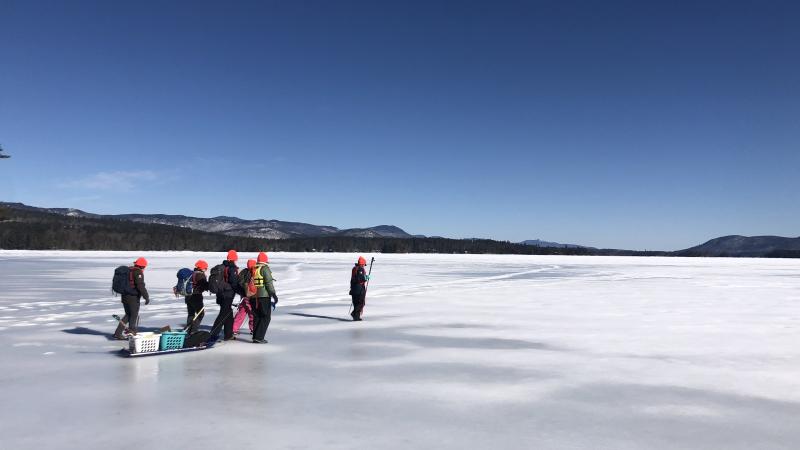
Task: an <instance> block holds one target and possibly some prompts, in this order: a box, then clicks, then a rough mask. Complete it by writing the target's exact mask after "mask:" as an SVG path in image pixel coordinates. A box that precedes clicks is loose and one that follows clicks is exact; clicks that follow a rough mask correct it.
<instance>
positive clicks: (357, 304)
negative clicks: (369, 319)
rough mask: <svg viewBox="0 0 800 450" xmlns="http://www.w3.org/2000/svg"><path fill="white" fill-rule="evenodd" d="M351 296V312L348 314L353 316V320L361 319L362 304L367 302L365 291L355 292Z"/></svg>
mask: <svg viewBox="0 0 800 450" xmlns="http://www.w3.org/2000/svg"><path fill="white" fill-rule="evenodd" d="M352 297H353V313H352V314H350V315H351V316H353V320H361V314H363V313H364V305H365V304H366V303H367V291H366V290H361V292H359V293H357V294H355V295H353V296H352Z"/></svg>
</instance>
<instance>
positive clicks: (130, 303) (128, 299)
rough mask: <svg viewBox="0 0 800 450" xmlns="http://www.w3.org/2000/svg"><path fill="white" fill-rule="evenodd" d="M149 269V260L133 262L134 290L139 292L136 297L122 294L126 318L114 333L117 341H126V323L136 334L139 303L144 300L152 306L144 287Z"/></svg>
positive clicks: (132, 332) (131, 331)
mask: <svg viewBox="0 0 800 450" xmlns="http://www.w3.org/2000/svg"><path fill="white" fill-rule="evenodd" d="M145 267H147V260H146V259H144V258H139V259H137V260H136V261H134V262H133V267H131V268H130V271H131V281H132V284H133V288H134V289H135V290H136V291H137V292H138V293H137V294H136V295H128V294H122V307H123V308H125V317H123V318H122V320H121V321H120V324H119V326H117V330H116V331H115V332H114V338H115V339H125V336H123V335H122V332H123V331H125V325H124V323H125V322H126V321H127V322H128V331H129V332H130V333H131V334H136V327H137V325H138V322H139V302H140V301H141V299H142V298H144V304H145V305H149V304H150V294H148V293H147V288H146V287H145V285H144V268H145Z"/></svg>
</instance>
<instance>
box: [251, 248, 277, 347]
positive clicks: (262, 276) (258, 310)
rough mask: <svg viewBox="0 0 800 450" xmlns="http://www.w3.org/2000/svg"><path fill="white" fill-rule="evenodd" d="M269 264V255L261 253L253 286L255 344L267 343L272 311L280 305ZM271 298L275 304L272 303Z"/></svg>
mask: <svg viewBox="0 0 800 450" xmlns="http://www.w3.org/2000/svg"><path fill="white" fill-rule="evenodd" d="M267 263H269V258H268V257H267V254H266V253H264V252H261V253H259V254H258V261H257V262H256V266H255V267H254V268H253V272H252V274H253V275H252V276H253V285H254V286H255V288H256V295H255V301H254V302H253V313H254V315H255V316H256V320H255V324H254V328H253V343H254V344H266V343H267V340H266V339H264V336H265V335H266V334H267V328H269V323H270V321H271V320H272V310H273V309H274V308H275V306H276V305H277V304H278V295H277V294H276V293H275V285H274V284H273V280H274V278H272V270H270V268H269V266H268V265H267ZM270 298H271V299H272V300H273V302H270Z"/></svg>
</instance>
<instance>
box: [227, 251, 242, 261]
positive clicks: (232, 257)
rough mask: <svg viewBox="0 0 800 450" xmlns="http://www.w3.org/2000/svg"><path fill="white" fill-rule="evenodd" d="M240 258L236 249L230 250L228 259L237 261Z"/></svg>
mask: <svg viewBox="0 0 800 450" xmlns="http://www.w3.org/2000/svg"><path fill="white" fill-rule="evenodd" d="M237 260H239V254H238V253H236V250H228V261H234V262H235V261H237Z"/></svg>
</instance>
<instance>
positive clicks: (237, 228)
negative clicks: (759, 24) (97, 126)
mask: <svg viewBox="0 0 800 450" xmlns="http://www.w3.org/2000/svg"><path fill="white" fill-rule="evenodd" d="M0 206H3V207H6V208H12V209H22V210H27V211H42V212H49V213H55V214H61V215H65V216H72V217H87V218H109V219H117V220H129V221H132V222H139V223H156V224H162V225H172V226H179V227H185V228H191V229H194V230H200V231H207V232H212V233H223V234H227V235H230V236H247V237H255V238H264V239H287V238H295V237H324V236H356V237H396V238H410V237H412V236H411V235H410V234H408V233H406V232H405V231H403V230H402V229H400V228H398V227H396V226H393V225H378V226H375V227H369V228H353V229H344V230H341V229H339V228H336V227H333V226H327V225H312V224H308V223H302V222H286V221H282V220H265V219H256V220H247V219H240V218H238V217H228V216H217V217H211V218H201V217H189V216H183V215H172V214H112V215H100V214H93V213H89V212H86V211H81V210H79V209H74V208H38V207H34V206H28V205H25V204H22V203H4V202H0Z"/></svg>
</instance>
